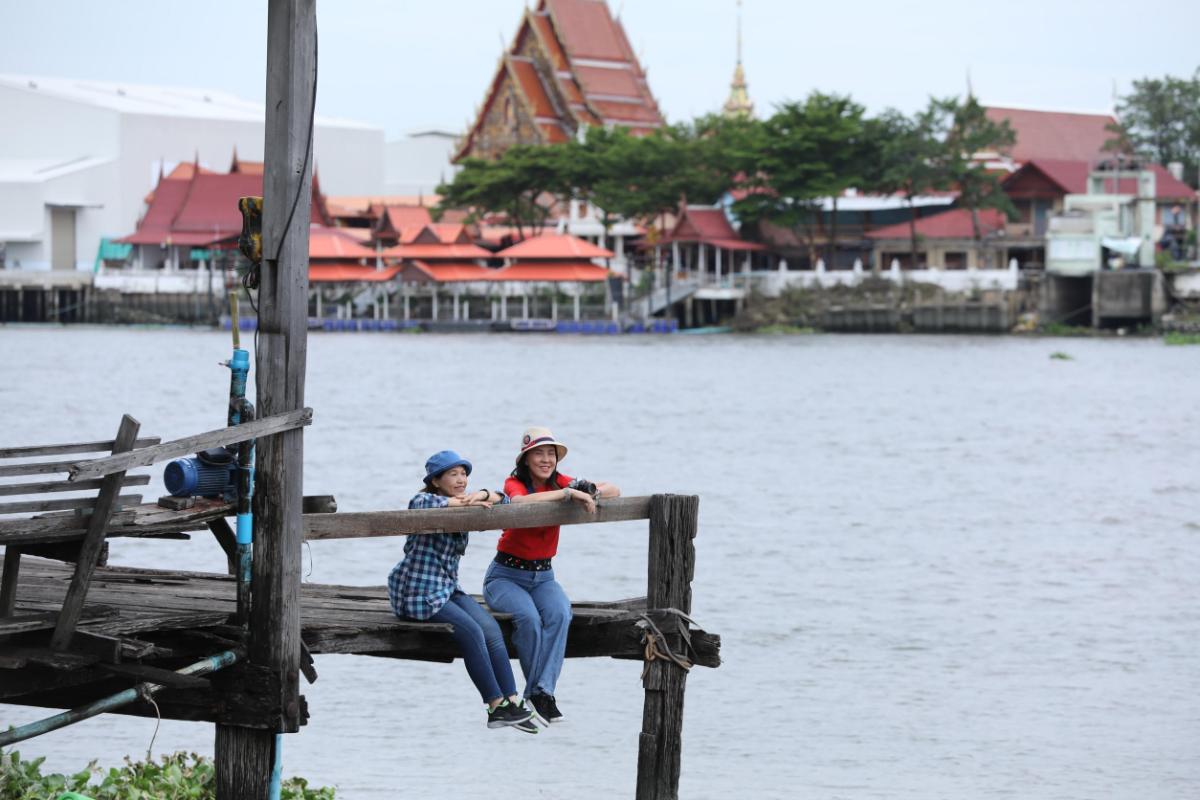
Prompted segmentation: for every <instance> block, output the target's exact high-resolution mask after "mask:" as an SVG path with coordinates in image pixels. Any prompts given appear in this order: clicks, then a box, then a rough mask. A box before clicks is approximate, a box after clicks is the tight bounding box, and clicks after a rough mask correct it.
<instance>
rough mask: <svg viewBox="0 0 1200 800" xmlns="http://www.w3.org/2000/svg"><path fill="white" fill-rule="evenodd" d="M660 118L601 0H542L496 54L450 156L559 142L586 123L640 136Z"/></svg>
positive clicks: (622, 34) (486, 155)
mask: <svg viewBox="0 0 1200 800" xmlns="http://www.w3.org/2000/svg"><path fill="white" fill-rule="evenodd" d="M663 124H664V120H663V116H662V112H660V111H659V108H658V103H657V101H655V99H654V96H653V95H652V94H651V92H650V87H649V84H648V83H647V82H646V74H645V72H644V71H643V70H642V68H641V65H640V64H639V63H638V60H637V56H636V55H635V54H634V52H633V48H632V47H630V45H629V39H628V37H627V36H626V35H625V29H624V27H622V25H621V22H620V21H619V20H617V19H614V18H613V16H612V14H611V13H610V12H609V9H608V4H607V3H606V2H605V0H540V1H539V3H538V6H537V9H536V10H535V11H528V10H527V11H526V12H525V16H524V17H523V18H522V20H521V24H520V26H519V27H518V29H517V34H516V36H515V37H513V43H512V45H511V46H510V47H509V49H508V50H507V51H506V52H505V53H504V54H503V55H502V56H501V58H500V63H499V65H498V66H497V68H496V74H495V77H494V78H493V79H492V82H491V84H490V85H489V87H488V92H487V96H486V97H485V98H484V101H483V105H482V106H480V108H479V111H478V113H477V114H476V118H475V121H474V122H473V123H472V125H471V127H470V128H469V129H468V131H467V133H466V135H465V136H464V137H463V140H462V142H461V143H460V145H459V148H458V153H457V155H456V156H455V160H456V161H457V160H459V159H462V158H466V157H468V156H478V157H482V158H493V157H495V156H497V155H499V154H500V153H502V152H503V151H504V150H506V149H508V148H509V147H511V146H512V145H514V144H553V143H555V142H565V141H567V140H569V139H570V138H571V137H573V136H575V134H576V133H577V132H578V131H579V129H580V128H581V127H582V126H585V125H606V126H621V127H626V128H629V129H630V130H631V131H633V132H634V133H635V134H644V133H648V132H649V131H652V130H654V129H655V128H659V127H661V126H662V125H663Z"/></svg>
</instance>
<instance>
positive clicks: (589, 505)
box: [563, 489, 596, 514]
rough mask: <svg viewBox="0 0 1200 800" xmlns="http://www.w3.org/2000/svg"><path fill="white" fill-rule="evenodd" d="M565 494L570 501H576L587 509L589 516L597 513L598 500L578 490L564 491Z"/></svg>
mask: <svg viewBox="0 0 1200 800" xmlns="http://www.w3.org/2000/svg"><path fill="white" fill-rule="evenodd" d="M563 493H564V495H565V496H566V497H567V498H568V499H570V500H574V501H575V502H576V503H579V504H580V505H581V506H583V507H584V508H585V509H587V512H588V513H589V514H595V513H596V499H595V498H594V497H592V496H591V495H590V494H588V493H587V492H581V491H579V490H578V489H563Z"/></svg>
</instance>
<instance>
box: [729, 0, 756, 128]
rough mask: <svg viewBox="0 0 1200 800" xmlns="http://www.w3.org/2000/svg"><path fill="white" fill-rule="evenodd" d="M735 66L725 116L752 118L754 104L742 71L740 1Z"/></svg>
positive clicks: (744, 73)
mask: <svg viewBox="0 0 1200 800" xmlns="http://www.w3.org/2000/svg"><path fill="white" fill-rule="evenodd" d="M737 5H738V18H737V66H736V67H734V69H733V82H732V83H730V84H729V99H728V100H726V101H725V108H724V111H725V116H727V117H752V116H754V103H752V102H751V101H750V92H749V91H748V90H747V88H746V72H745V70H743V69H742V0H737Z"/></svg>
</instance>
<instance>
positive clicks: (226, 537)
mask: <svg viewBox="0 0 1200 800" xmlns="http://www.w3.org/2000/svg"><path fill="white" fill-rule="evenodd" d="M208 529H209V530H210V531H212V534H213V537H215V538H216V540H217V544H219V545H220V546H221V549H222V550H223V551H225V566H226V568H227V569H228V570H229V574H230V575H236V574H237V570H238V554H237V536H236V535H235V534H234V532H233V529H232V528H230V527H229V523H228V522H227V521H226V520H225V518H224V517H221V518H219V519H210V520H209V521H208Z"/></svg>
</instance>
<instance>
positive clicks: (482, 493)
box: [447, 489, 492, 508]
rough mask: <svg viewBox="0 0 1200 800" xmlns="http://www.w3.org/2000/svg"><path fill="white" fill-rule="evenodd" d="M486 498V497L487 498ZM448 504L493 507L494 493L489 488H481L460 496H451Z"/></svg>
mask: <svg viewBox="0 0 1200 800" xmlns="http://www.w3.org/2000/svg"><path fill="white" fill-rule="evenodd" d="M485 498H486V499H485ZM447 505H451V506H483V507H484V508H491V507H492V493H491V492H490V491H488V490H487V489H479V490H478V491H474V492H467V493H466V494H464V495H462V496H460V497H451V498H450V502H449V503H448V504H447Z"/></svg>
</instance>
